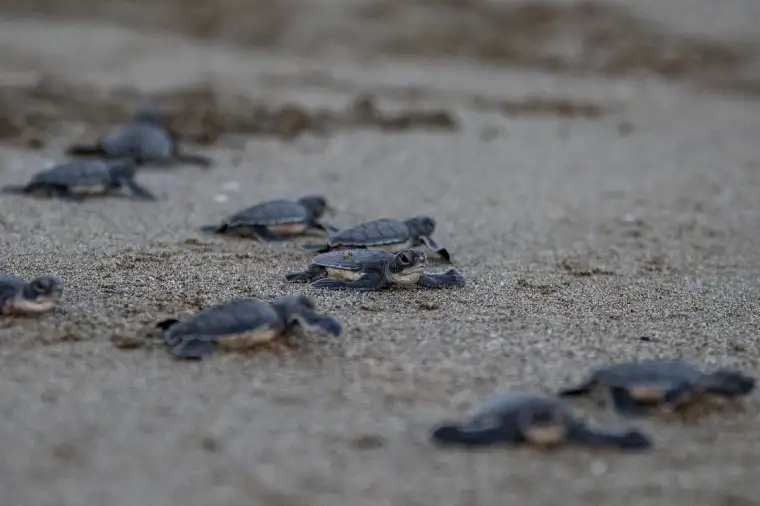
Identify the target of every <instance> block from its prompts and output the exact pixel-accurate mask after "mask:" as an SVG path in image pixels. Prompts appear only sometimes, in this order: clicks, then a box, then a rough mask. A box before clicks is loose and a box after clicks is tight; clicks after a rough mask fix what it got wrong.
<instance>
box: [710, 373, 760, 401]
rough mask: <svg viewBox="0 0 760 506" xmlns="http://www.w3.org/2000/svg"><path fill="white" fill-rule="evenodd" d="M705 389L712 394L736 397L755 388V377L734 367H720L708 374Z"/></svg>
mask: <svg viewBox="0 0 760 506" xmlns="http://www.w3.org/2000/svg"><path fill="white" fill-rule="evenodd" d="M705 379H706V382H705V383H706V385H705V390H706V391H707V392H708V393H711V394H717V395H724V396H726V397H736V396H740V395H746V394H748V393H750V392H751V391H752V390H753V389H754V388H755V382H756V381H755V378H752V377H750V376H747V375H746V374H744V373H742V372H740V371H737V370H734V369H718V370H717V371H713V372H711V373H710V374H708V375H707V377H706V378H705Z"/></svg>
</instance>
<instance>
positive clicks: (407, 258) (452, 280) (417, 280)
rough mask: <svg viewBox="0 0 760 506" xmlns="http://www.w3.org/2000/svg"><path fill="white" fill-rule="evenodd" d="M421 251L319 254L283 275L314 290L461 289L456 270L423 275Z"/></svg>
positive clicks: (423, 258)
mask: <svg viewBox="0 0 760 506" xmlns="http://www.w3.org/2000/svg"><path fill="white" fill-rule="evenodd" d="M426 263H427V257H426V255H425V252H424V251H420V250H415V249H405V250H401V251H399V252H398V253H396V254H393V253H389V252H387V251H384V250H379V249H348V250H336V251H330V252H329V253H322V254H321V255H317V256H316V257H314V258H313V259H312V260H311V264H310V265H309V267H308V268H307V269H306V270H305V271H301V272H294V273H290V274H286V275H285V279H286V280H288V281H290V282H294V283H295V282H301V283H311V286H313V287H314V288H326V289H330V290H341V289H346V288H352V289H354V290H362V291H367V290H380V289H383V288H387V287H389V286H391V285H402V286H411V285H420V286H423V287H425V288H441V287H453V286H463V285H464V284H465V280H464V278H463V277H462V275H461V274H459V272H457V271H456V270H455V269H449V270H447V271H446V272H444V273H443V274H426V273H425V272H424V270H425V265H426Z"/></svg>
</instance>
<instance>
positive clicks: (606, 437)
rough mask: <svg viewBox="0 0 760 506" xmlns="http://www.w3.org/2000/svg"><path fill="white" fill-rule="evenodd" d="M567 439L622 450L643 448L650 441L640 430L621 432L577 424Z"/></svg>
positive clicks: (645, 447)
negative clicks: (605, 430)
mask: <svg viewBox="0 0 760 506" xmlns="http://www.w3.org/2000/svg"><path fill="white" fill-rule="evenodd" d="M568 438H569V440H571V441H573V442H575V443H580V444H585V445H590V446H611V447H616V448H620V449H623V450H645V449H647V448H649V447H651V446H652V441H651V439H650V438H649V436H647V435H646V434H644V433H643V432H641V431H638V430H629V431H626V432H621V433H612V432H603V431H600V430H596V429H592V428H590V427H587V426H585V425H581V424H578V425H576V426H575V427H573V430H571V431H570V433H569V434H568Z"/></svg>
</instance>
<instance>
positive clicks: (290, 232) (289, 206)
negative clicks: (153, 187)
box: [201, 195, 334, 241]
mask: <svg viewBox="0 0 760 506" xmlns="http://www.w3.org/2000/svg"><path fill="white" fill-rule="evenodd" d="M325 211H328V212H333V209H332V208H331V207H330V206H329V205H328V203H327V199H326V198H325V197H323V196H321V195H308V196H305V197H302V198H300V199H298V200H288V199H277V200H270V201H267V202H262V203H261V204H256V205H255V206H251V207H249V208H247V209H243V210H242V211H238V212H237V213H235V214H233V215H232V216H230V217H228V218H226V219H225V220H224V221H222V223H221V224H219V225H205V226H203V227H201V231H202V232H205V233H207V234H229V235H236V236H240V237H254V238H256V239H259V240H261V241H284V240H287V239H290V238H291V237H292V236H296V235H299V234H303V233H305V232H306V231H307V230H309V229H317V230H321V231H324V232H328V233H329V232H330V231H332V230H334V228H333V227H332V226H330V225H327V224H324V223H321V222H320V220H321V218H322V216H323V215H324V214H325Z"/></svg>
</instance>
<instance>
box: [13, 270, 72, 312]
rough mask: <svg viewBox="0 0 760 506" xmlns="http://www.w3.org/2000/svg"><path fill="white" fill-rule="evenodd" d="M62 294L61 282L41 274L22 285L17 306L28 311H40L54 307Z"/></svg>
mask: <svg viewBox="0 0 760 506" xmlns="http://www.w3.org/2000/svg"><path fill="white" fill-rule="evenodd" d="M61 295H63V284H62V283H61V281H60V280H59V279H58V278H56V277H53V276H41V277H39V278H37V279H34V280H32V281H30V282H29V283H27V284H26V285H24V288H23V290H22V292H21V296H22V299H23V300H22V301H20V302H18V303H17V304H16V305H17V306H23V307H21V309H23V311H25V312H30V313H42V312H45V311H49V310H51V309H53V307H55V305H56V304H57V303H58V301H59V300H60V298H61Z"/></svg>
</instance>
